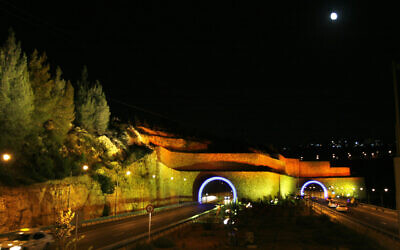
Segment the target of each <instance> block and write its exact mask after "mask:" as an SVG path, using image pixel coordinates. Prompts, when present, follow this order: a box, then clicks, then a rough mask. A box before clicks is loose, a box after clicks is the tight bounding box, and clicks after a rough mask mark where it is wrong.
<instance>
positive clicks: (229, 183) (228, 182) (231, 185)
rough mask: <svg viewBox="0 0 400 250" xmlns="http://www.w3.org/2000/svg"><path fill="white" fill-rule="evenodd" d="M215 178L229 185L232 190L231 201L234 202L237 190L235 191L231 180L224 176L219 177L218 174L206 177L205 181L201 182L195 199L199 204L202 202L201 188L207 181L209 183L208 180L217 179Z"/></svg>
mask: <svg viewBox="0 0 400 250" xmlns="http://www.w3.org/2000/svg"><path fill="white" fill-rule="evenodd" d="M217 180H219V181H224V182H225V183H227V184H228V185H229V186H230V187H231V189H232V191H233V202H234V203H236V200H237V192H236V188H235V186H234V185H233V184H232V182H231V181H230V180H228V179H226V178H224V177H220V176H215V177H211V178H208V179H207V180H206V181H205V182H203V184H201V186H200V189H199V195H198V197H197V201H198V202H199V203H200V204H201V203H202V202H201V196H202V194H203V189H204V187H205V186H207V184H208V183H210V182H212V181H217Z"/></svg>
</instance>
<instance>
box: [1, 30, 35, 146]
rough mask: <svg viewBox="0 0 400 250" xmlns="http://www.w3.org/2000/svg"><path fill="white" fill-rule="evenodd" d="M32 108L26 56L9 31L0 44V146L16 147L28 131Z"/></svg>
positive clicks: (20, 144)
mask: <svg viewBox="0 0 400 250" xmlns="http://www.w3.org/2000/svg"><path fill="white" fill-rule="evenodd" d="M33 109H34V97H33V91H32V88H31V85H30V82H29V74H28V66H27V59H26V56H25V54H23V53H22V51H21V45H20V43H16V40H15V35H14V33H13V32H10V36H9V37H8V39H7V41H6V42H5V44H4V45H3V46H2V47H1V48H0V127H1V132H0V133H1V139H0V147H1V148H4V147H7V148H14V149H15V148H19V147H21V146H22V144H23V142H24V138H25V137H26V136H27V135H29V134H30V132H31V121H32V113H33Z"/></svg>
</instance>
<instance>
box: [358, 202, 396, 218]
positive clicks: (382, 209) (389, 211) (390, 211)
mask: <svg viewBox="0 0 400 250" xmlns="http://www.w3.org/2000/svg"><path fill="white" fill-rule="evenodd" d="M358 206H359V207H362V208H365V209H368V210H371V211H377V212H380V213H384V214H388V215H393V216H396V217H397V216H398V213H399V212H398V211H397V210H394V209H390V208H386V207H380V206H375V205H371V204H365V203H359V204H358Z"/></svg>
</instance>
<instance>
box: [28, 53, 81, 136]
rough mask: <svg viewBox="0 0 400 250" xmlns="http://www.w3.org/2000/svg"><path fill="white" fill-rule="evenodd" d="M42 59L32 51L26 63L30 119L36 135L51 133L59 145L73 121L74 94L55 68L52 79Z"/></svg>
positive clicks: (44, 60)
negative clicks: (31, 97) (32, 106)
mask: <svg viewBox="0 0 400 250" xmlns="http://www.w3.org/2000/svg"><path fill="white" fill-rule="evenodd" d="M46 60H47V58H46V55H45V54H43V55H41V56H39V55H38V52H37V51H36V50H35V51H34V52H33V54H32V56H31V58H30V61H29V76H30V81H31V85H32V89H33V93H34V96H35V103H34V104H35V110H34V111H35V112H34V116H33V120H34V125H35V129H36V131H37V132H38V133H39V134H43V133H44V132H49V131H52V133H53V134H54V135H56V138H52V139H59V140H58V142H59V143H62V141H63V140H64V138H65V137H66V135H67V132H68V130H69V129H70V127H71V123H72V122H73V120H74V109H75V108H74V90H73V87H72V85H71V83H70V82H66V81H65V80H64V79H62V78H61V74H62V72H61V69H60V68H57V70H56V75H55V77H52V76H51V74H50V66H49V65H48V64H47V62H46Z"/></svg>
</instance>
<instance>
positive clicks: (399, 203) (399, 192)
mask: <svg viewBox="0 0 400 250" xmlns="http://www.w3.org/2000/svg"><path fill="white" fill-rule="evenodd" d="M392 71H393V72H392V73H393V91H394V105H395V112H396V126H395V132H396V140H395V141H396V155H395V156H394V157H393V167H394V182H395V185H396V209H397V227H398V234H399V236H400V114H399V96H398V89H397V76H396V71H397V64H396V62H395V61H393V62H392Z"/></svg>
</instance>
